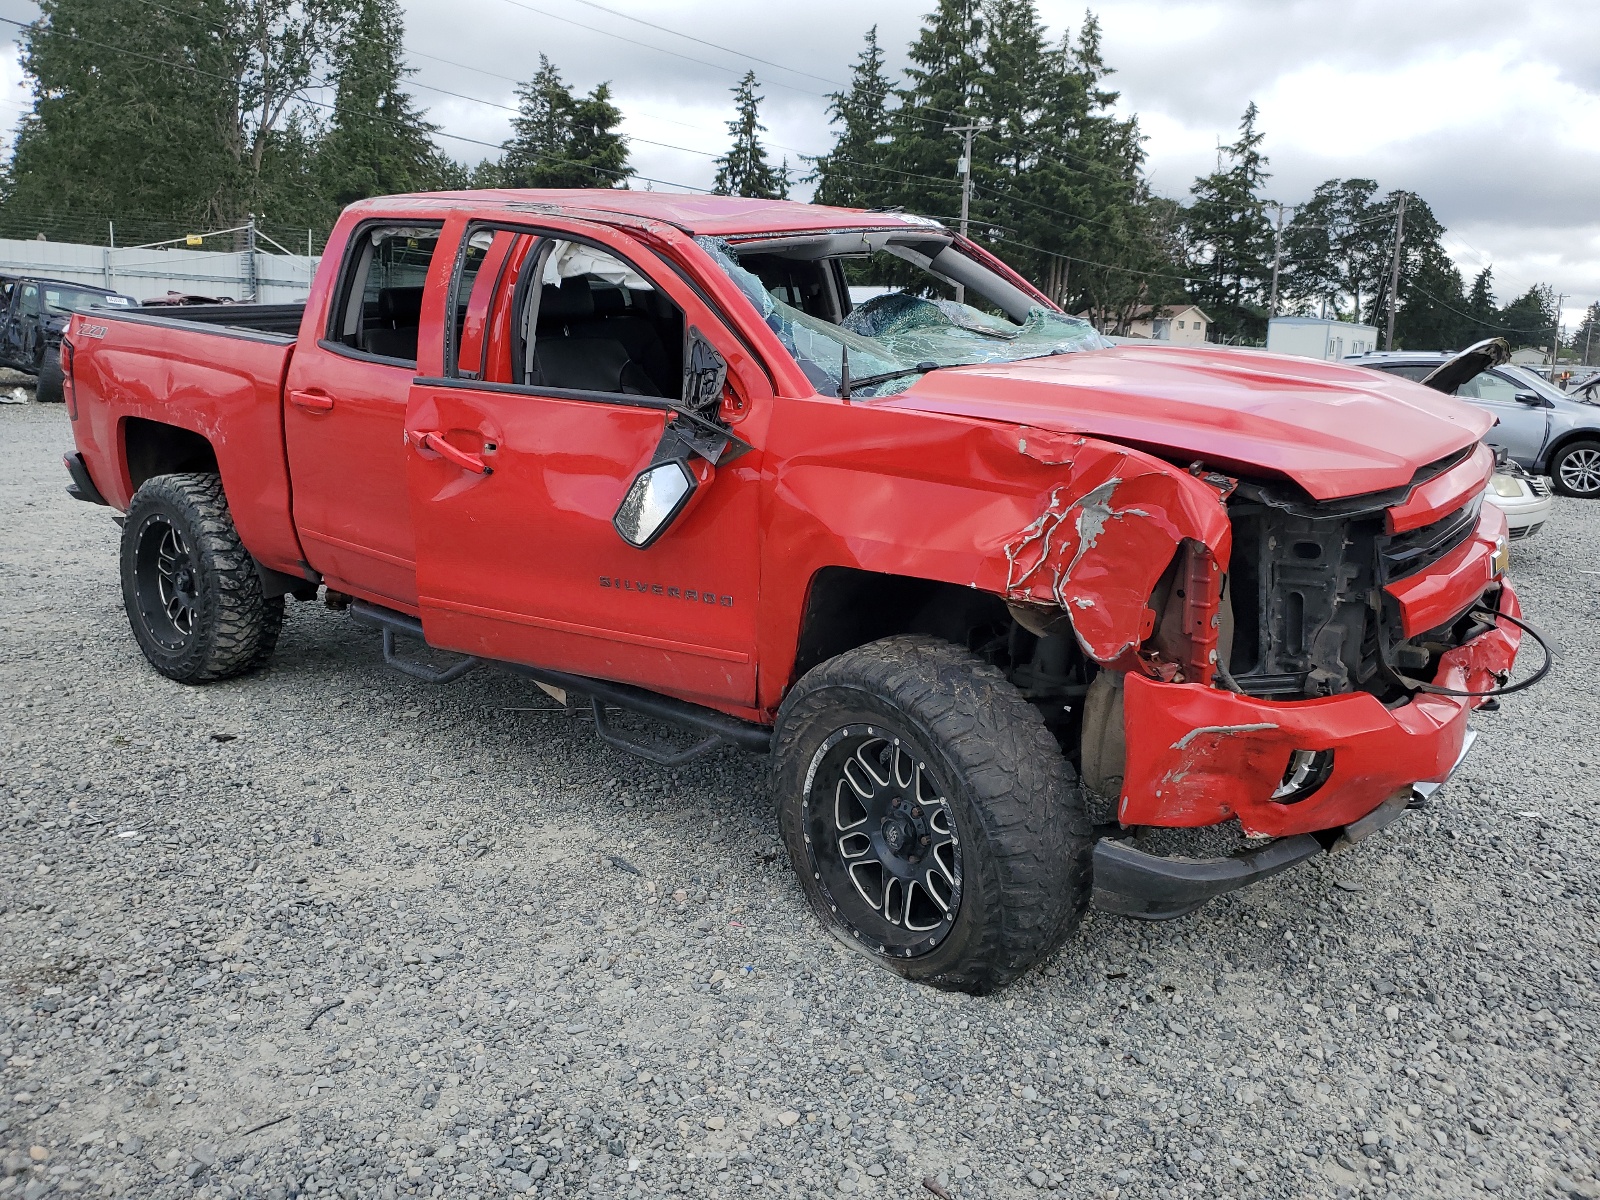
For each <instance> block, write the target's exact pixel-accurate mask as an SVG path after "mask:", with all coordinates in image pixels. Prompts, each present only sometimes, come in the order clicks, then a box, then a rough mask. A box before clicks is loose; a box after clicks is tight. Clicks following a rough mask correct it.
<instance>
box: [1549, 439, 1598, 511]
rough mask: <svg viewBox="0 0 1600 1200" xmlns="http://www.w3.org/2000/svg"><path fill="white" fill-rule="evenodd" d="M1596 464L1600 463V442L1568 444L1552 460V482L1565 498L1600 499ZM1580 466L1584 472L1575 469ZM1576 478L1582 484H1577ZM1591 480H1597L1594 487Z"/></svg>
mask: <svg viewBox="0 0 1600 1200" xmlns="http://www.w3.org/2000/svg"><path fill="white" fill-rule="evenodd" d="M1596 463H1600V442H1596V441H1581V442H1568V443H1567V444H1566V445H1565V446H1563V447H1561V449H1560V450H1557V451H1556V453H1555V457H1554V458H1552V459H1551V460H1550V482H1551V484H1552V485H1553V486H1554V487H1555V489H1556V491H1558V492H1560V493H1561V494H1562V495H1563V496H1574V497H1576V498H1578V499H1580V500H1594V499H1600V479H1595V476H1594V467H1595V464H1596ZM1580 464H1581V466H1582V467H1583V470H1581V471H1579V470H1576V469H1575V467H1577V466H1578V465H1580ZM1574 476H1576V477H1578V479H1579V480H1581V482H1575V481H1574V479H1573V478H1572V477H1574ZM1591 479H1594V480H1595V481H1594V483H1593V485H1592V486H1590V485H1589V480H1591Z"/></svg>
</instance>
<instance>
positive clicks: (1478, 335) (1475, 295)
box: [1467, 267, 1498, 345]
mask: <svg viewBox="0 0 1600 1200" xmlns="http://www.w3.org/2000/svg"><path fill="white" fill-rule="evenodd" d="M1497 312H1498V309H1497V308H1496V306H1495V300H1494V268H1493V267H1485V268H1484V269H1483V270H1481V271H1479V272H1478V273H1477V275H1476V276H1474V277H1473V280H1472V290H1471V291H1470V292H1468V293H1467V314H1468V316H1469V317H1470V318H1471V324H1470V325H1468V327H1467V344H1468V345H1471V344H1472V343H1473V342H1481V341H1482V340H1483V339H1484V338H1486V337H1493V336H1494V334H1495V332H1496V330H1495V328H1494V326H1495V315H1496V313H1497Z"/></svg>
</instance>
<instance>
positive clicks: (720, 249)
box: [696, 232, 1111, 398]
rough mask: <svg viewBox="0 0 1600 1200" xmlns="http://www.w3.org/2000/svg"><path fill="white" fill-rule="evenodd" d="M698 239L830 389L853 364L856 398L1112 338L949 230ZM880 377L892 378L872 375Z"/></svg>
mask: <svg viewBox="0 0 1600 1200" xmlns="http://www.w3.org/2000/svg"><path fill="white" fill-rule="evenodd" d="M696 240H697V241H698V242H699V243H700V245H701V247H702V248H703V249H704V250H705V251H706V252H707V253H708V254H710V255H711V257H712V258H713V259H714V260H715V261H716V263H717V265H718V266H720V267H721V268H722V269H723V270H724V271H725V272H727V274H728V276H729V278H731V279H732V280H733V282H734V283H735V284H737V285H738V287H739V289H740V290H741V291H743V292H744V293H745V295H746V296H748V297H749V299H750V302H751V303H752V304H753V305H755V308H756V311H757V312H759V313H760V314H761V315H762V317H763V318H764V319H765V320H766V322H767V325H768V326H769V327H770V328H771V329H772V331H773V332H774V333H775V334H777V336H778V340H779V341H781V342H782V343H783V345H784V348H785V349H787V350H788V351H789V353H790V354H792V355H793V356H794V359H795V362H796V363H798V364H799V366H800V369H801V370H802V371H804V372H805V374H806V377H807V378H808V379H810V381H811V383H812V385H813V386H814V387H816V389H817V390H818V391H819V392H821V393H823V394H825V395H837V394H839V392H840V390H841V388H840V381H841V376H842V375H843V368H844V366H845V364H846V362H848V366H849V373H850V380H851V386H850V395H851V396H852V397H853V398H867V397H881V396H891V395H894V394H895V393H897V392H902V391H904V390H905V389H906V388H908V387H910V386H911V385H912V384H914V383H915V382H916V381H917V380H918V379H919V378H920V377H921V376H922V375H923V374H924V373H926V372H927V371H929V370H935V369H937V368H939V367H953V366H963V365H967V364H971V363H984V362H1012V361H1015V360H1017V359H1022V358H1042V357H1044V356H1046V355H1050V354H1068V353H1074V352H1076V351H1080V350H1098V349H1102V348H1104V347H1107V346H1110V345H1111V343H1110V342H1108V341H1106V340H1105V339H1104V338H1102V337H1101V336H1100V335H1099V334H1098V333H1096V332H1095V330H1094V327H1093V326H1091V325H1090V324H1089V323H1088V322H1087V321H1083V320H1080V319H1078V318H1076V317H1068V316H1064V315H1063V314H1061V313H1059V312H1055V311H1052V310H1051V309H1048V308H1045V307H1044V306H1043V305H1041V304H1040V303H1039V302H1038V301H1037V300H1036V299H1035V298H1033V297H1032V296H1029V295H1028V294H1027V293H1025V292H1023V291H1022V290H1021V289H1020V288H1017V287H1016V286H1015V285H1014V284H1011V283H1010V282H1008V281H1007V280H1005V279H1003V278H1002V277H1001V276H999V275H998V274H996V273H995V272H994V271H991V270H990V269H989V268H987V267H985V266H983V265H982V264H981V263H979V262H977V261H975V260H973V259H970V258H967V257H966V256H965V255H962V254H960V252H959V251H957V250H956V249H955V248H954V247H953V246H951V244H950V239H949V235H948V234H943V235H942V236H941V235H939V234H920V235H909V234H892V233H874V232H868V233H865V234H862V233H852V234H829V235H818V236H815V237H811V238H803V237H795V238H774V239H772V240H771V241H761V242H755V243H742V244H740V245H739V246H733V245H730V244H729V243H728V242H727V241H724V240H723V239H720V238H708V237H701V238H698V239H696ZM879 375H882V376H892V377H891V378H885V379H882V380H879V381H875V382H868V381H870V380H872V379H873V377H874V376H879Z"/></svg>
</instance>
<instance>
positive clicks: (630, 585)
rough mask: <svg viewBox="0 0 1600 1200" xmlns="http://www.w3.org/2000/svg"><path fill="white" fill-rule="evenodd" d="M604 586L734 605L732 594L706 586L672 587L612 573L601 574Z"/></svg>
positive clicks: (705, 602) (669, 597)
mask: <svg viewBox="0 0 1600 1200" xmlns="http://www.w3.org/2000/svg"><path fill="white" fill-rule="evenodd" d="M600 586H601V587H603V588H618V589H620V590H621V591H624V592H638V593H639V594H640V595H641V596H665V597H666V598H667V599H668V600H687V601H689V603H691V604H719V605H721V606H722V607H723V608H732V607H733V597H732V596H719V595H717V593H716V592H711V591H707V590H705V589H704V588H690V587H671V586H668V585H667V584H662V583H647V582H645V581H643V580H639V579H623V578H620V577H614V576H611V575H602V576H600Z"/></svg>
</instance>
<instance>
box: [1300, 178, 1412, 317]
mask: <svg viewBox="0 0 1600 1200" xmlns="http://www.w3.org/2000/svg"><path fill="white" fill-rule="evenodd" d="M1377 190H1378V184H1377V182H1376V181H1375V180H1371V179H1329V180H1327V181H1325V182H1323V183H1320V184H1318V185H1317V186H1316V188H1315V189H1314V190H1313V191H1312V193H1311V199H1310V200H1308V201H1306V203H1304V204H1302V205H1300V206H1299V208H1297V209H1296V210H1295V215H1294V218H1293V219H1292V220H1291V221H1290V222H1289V224H1288V226H1287V227H1286V228H1285V229H1284V231H1283V266H1282V271H1281V272H1280V277H1279V290H1280V292H1281V293H1282V294H1283V295H1284V296H1285V297H1286V298H1288V299H1289V300H1291V301H1294V300H1299V301H1304V302H1306V305H1304V306H1302V307H1307V306H1309V307H1310V308H1311V309H1312V310H1313V311H1316V312H1318V313H1323V312H1325V313H1326V314H1327V315H1328V316H1330V317H1334V318H1340V317H1343V318H1346V319H1350V320H1360V319H1362V316H1361V314H1362V312H1363V309H1364V307H1365V305H1364V304H1363V300H1366V301H1371V300H1372V299H1373V295H1374V293H1375V292H1376V290H1377V288H1378V286H1379V281H1380V279H1385V280H1386V279H1387V276H1386V275H1385V272H1386V271H1387V269H1388V264H1389V247H1390V245H1391V239H1392V237H1393V234H1394V230H1393V226H1392V221H1393V214H1392V211H1385V210H1384V209H1382V207H1381V206H1380V205H1378V204H1375V203H1374V202H1373V199H1372V197H1373V195H1374V194H1375V193H1376V192H1377ZM1386 222H1387V223H1386ZM1346 298H1348V300H1349V303H1348V304H1347V303H1346Z"/></svg>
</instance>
